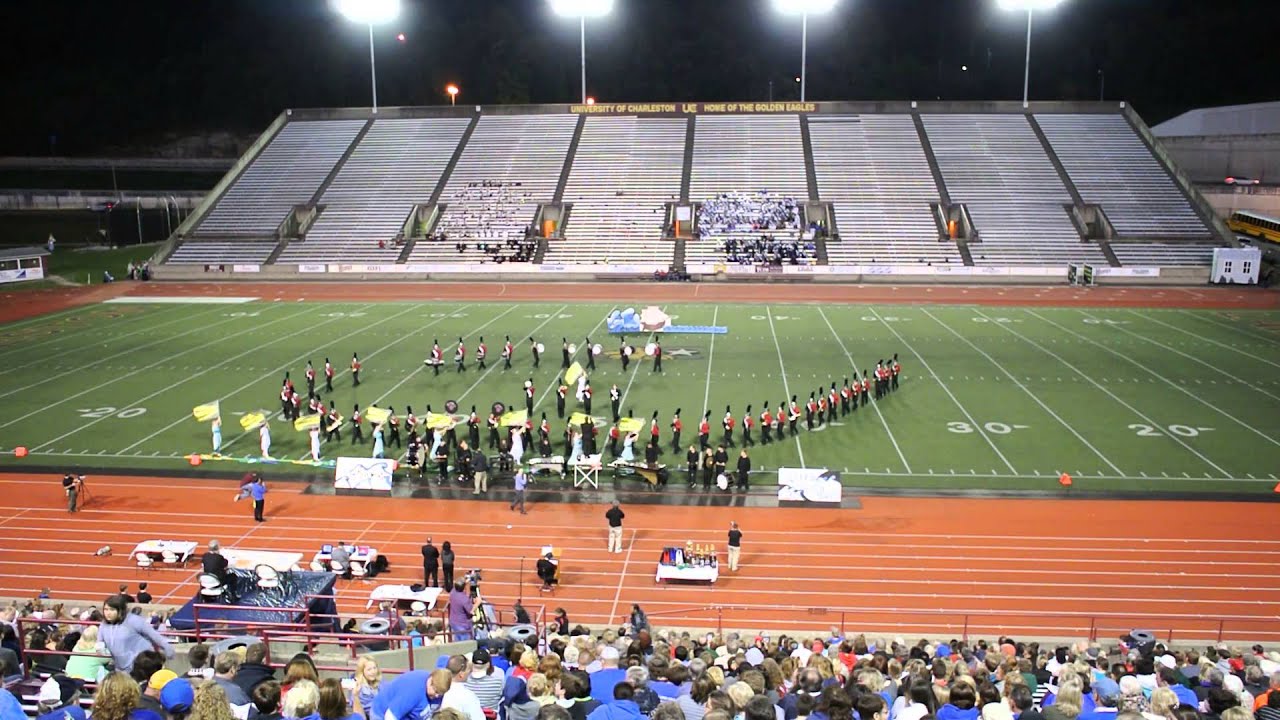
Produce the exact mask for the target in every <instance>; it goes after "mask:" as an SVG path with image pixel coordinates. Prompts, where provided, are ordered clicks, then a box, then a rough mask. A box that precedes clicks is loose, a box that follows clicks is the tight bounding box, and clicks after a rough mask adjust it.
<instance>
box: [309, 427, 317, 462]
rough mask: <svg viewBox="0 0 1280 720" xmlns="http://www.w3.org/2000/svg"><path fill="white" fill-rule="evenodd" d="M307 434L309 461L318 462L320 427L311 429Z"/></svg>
mask: <svg viewBox="0 0 1280 720" xmlns="http://www.w3.org/2000/svg"><path fill="white" fill-rule="evenodd" d="M307 434H309V435H310V436H311V461H312V462H320V426H319V425H316V426H315V427H313V428H311V429H310V430H308V431H307Z"/></svg>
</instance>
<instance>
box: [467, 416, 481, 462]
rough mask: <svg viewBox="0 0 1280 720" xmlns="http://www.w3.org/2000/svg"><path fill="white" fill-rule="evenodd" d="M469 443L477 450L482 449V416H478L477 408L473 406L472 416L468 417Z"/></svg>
mask: <svg viewBox="0 0 1280 720" xmlns="http://www.w3.org/2000/svg"><path fill="white" fill-rule="evenodd" d="M467 441H468V442H469V443H470V444H471V447H472V448H473V449H475V450H477V451H478V450H479V449H480V416H479V415H476V406H475V405H472V406H471V414H470V415H468V416H467Z"/></svg>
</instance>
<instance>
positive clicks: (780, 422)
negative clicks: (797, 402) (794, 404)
mask: <svg viewBox="0 0 1280 720" xmlns="http://www.w3.org/2000/svg"><path fill="white" fill-rule="evenodd" d="M786 427H787V399H786V398H783V399H782V400H779V401H778V414H777V415H774V416H773V433H774V434H775V435H777V436H778V439H779V440H785V439H786V437H787V431H786ZM791 434H792V435H795V434H796V431H795V428H792V429H791Z"/></svg>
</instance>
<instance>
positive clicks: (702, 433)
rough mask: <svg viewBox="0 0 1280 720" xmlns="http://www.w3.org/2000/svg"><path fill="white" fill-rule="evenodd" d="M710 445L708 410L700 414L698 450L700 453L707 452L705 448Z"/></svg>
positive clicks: (709, 416) (709, 413)
mask: <svg viewBox="0 0 1280 720" xmlns="http://www.w3.org/2000/svg"><path fill="white" fill-rule="evenodd" d="M710 444H711V411H710V410H708V411H706V412H704V413H703V414H702V420H701V421H700V422H699V423H698V449H699V450H701V451H702V452H706V451H707V446H708V445H710Z"/></svg>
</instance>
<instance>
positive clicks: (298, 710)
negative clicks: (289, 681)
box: [283, 680, 345, 720]
mask: <svg viewBox="0 0 1280 720" xmlns="http://www.w3.org/2000/svg"><path fill="white" fill-rule="evenodd" d="M343 702H344V703H345V700H344V701H343ZM319 706H320V688H318V687H316V684H315V683H313V682H311V681H310V680H299V681H298V682H296V683H294V684H293V687H291V688H289V691H288V692H286V693H285V695H284V712H283V715H284V717H285V718H286V719H287V720H315V719H314V718H313V717H312V716H313V715H315V713H316V710H317V708H318V707H319Z"/></svg>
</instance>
